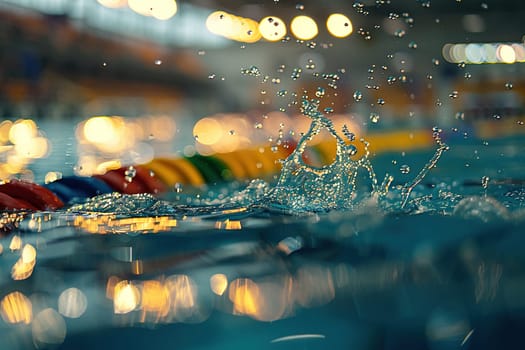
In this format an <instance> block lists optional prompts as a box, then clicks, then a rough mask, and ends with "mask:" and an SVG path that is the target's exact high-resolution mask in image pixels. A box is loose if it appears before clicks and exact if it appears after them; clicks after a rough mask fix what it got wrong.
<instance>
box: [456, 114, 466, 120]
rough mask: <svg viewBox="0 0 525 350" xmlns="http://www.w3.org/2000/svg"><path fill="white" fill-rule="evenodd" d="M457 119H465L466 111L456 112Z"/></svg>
mask: <svg viewBox="0 0 525 350" xmlns="http://www.w3.org/2000/svg"><path fill="white" fill-rule="evenodd" d="M456 119H457V120H465V113H463V112H457V113H456Z"/></svg>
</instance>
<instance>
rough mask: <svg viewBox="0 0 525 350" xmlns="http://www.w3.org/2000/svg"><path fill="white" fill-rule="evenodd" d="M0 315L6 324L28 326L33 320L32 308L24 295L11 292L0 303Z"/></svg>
mask: <svg viewBox="0 0 525 350" xmlns="http://www.w3.org/2000/svg"><path fill="white" fill-rule="evenodd" d="M0 314H1V315H2V318H3V320H4V321H5V322H7V323H12V324H13V323H24V324H29V323H31V321H32V319H33V306H32V304H31V301H30V300H29V299H28V298H27V297H26V296H25V295H24V294H22V293H20V292H12V293H9V294H8V295H6V296H5V297H4V298H3V299H2V301H1V302H0Z"/></svg>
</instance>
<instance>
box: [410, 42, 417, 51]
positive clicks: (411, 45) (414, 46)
mask: <svg viewBox="0 0 525 350" xmlns="http://www.w3.org/2000/svg"><path fill="white" fill-rule="evenodd" d="M408 48H409V49H413V50H415V49H417V43H416V42H415V41H411V42H409V43H408Z"/></svg>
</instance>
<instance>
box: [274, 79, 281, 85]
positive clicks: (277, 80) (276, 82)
mask: <svg viewBox="0 0 525 350" xmlns="http://www.w3.org/2000/svg"><path fill="white" fill-rule="evenodd" d="M280 83H281V79H279V78H272V84H280Z"/></svg>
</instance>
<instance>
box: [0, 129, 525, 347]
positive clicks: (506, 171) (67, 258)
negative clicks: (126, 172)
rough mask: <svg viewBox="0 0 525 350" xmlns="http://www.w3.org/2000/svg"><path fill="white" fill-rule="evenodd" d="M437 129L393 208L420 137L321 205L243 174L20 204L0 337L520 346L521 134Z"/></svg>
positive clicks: (175, 343) (7, 249)
mask: <svg viewBox="0 0 525 350" xmlns="http://www.w3.org/2000/svg"><path fill="white" fill-rule="evenodd" d="M450 141H451V142H449V147H450V149H449V150H448V151H447V152H445V153H444V154H443V155H442V157H441V159H440V160H439V162H438V164H437V167H436V168H433V169H431V170H430V172H429V173H428V174H427V176H425V177H424V178H423V180H422V181H421V182H420V183H419V184H418V185H417V186H415V187H414V189H413V191H412V193H411V194H410V197H409V198H408V201H407V203H406V205H404V206H400V205H399V203H400V201H401V200H402V195H403V194H402V192H403V185H404V184H406V183H407V182H410V181H411V179H413V178H414V177H415V176H416V174H417V173H418V171H419V169H421V168H423V167H424V166H425V164H427V162H428V160H429V159H431V157H432V155H433V154H435V151H436V150H435V149H428V150H426V151H418V152H415V151H414V152H407V153H406V154H405V155H400V154H393V153H386V154H381V155H379V156H375V157H371V158H370V162H371V164H372V165H373V167H374V169H375V173H376V174H377V176H378V177H379V178H382V177H383V176H384V174H385V173H387V172H388V173H391V174H393V175H394V179H393V182H392V183H391V185H390V190H389V192H388V193H386V194H384V195H383V196H382V197H381V200H379V201H378V200H377V197H374V196H372V197H371V196H370V194H371V191H372V186H371V183H370V181H371V180H370V177H369V175H368V173H367V172H366V171H365V172H363V171H362V170H359V171H357V172H356V173H355V174H354V175H355V179H356V181H355V187H353V188H352V189H351V192H352V193H353V194H354V196H355V197H354V199H353V200H352V202H351V203H352V205H349V206H335V207H328V208H326V210H322V208H320V207H313V208H308V207H307V206H305V207H303V208H302V209H303V210H300V209H301V207H297V206H294V205H295V204H293V203H292V204H291V203H290V202H287V203H282V202H279V201H277V202H276V198H277V197H275V195H273V196H272V195H271V194H272V193H273V194H275V192H272V191H275V188H278V189H279V188H280V189H279V191H282V190H283V189H284V187H283V186H285V185H289V186H291V187H290V189H293V188H292V187H293V186H296V185H300V183H295V182H293V183H283V182H282V181H281V182H280V183H278V184H276V183H275V182H272V183H266V182H264V181H262V180H256V181H253V182H251V183H244V182H235V183H230V184H224V185H215V186H211V185H210V186H208V187H207V188H206V189H205V190H203V189H191V188H185V189H184V190H183V191H182V192H181V193H175V192H172V193H168V194H165V195H163V196H162V197H160V198H155V197H152V196H150V195H134V196H126V195H119V194H111V195H104V196H100V197H95V198H93V199H91V200H89V201H87V202H86V203H81V204H78V205H75V206H72V207H69V208H67V209H64V210H61V211H58V212H53V213H36V214H32V215H28V216H26V217H25V219H23V220H22V222H21V223H20V227H19V229H17V230H15V231H14V232H11V233H10V234H9V235H7V236H5V237H4V238H2V241H1V243H2V246H3V254H2V256H0V268H1V269H0V271H1V277H0V278H1V279H2V280H1V284H0V285H1V288H2V292H1V295H2V298H3V299H2V301H1V305H0V309H1V316H2V318H3V322H2V323H1V324H0V332H1V333H2V336H3V339H4V340H3V348H6V349H25V348H33V347H34V346H36V347H38V348H74V349H92V348H94V347H103V348H150V347H151V348H158V349H173V348H184V349H241V348H246V347H249V348H253V349H282V348H301V349H326V348H335V349H348V348H355V349H399V348H423V349H425V348H428V349H450V348H460V347H464V348H471V349H492V348H499V347H502V346H504V345H505V346H506V347H507V348H508V347H510V348H518V347H519V346H520V344H521V340H520V338H521V337H520V331H521V330H523V324H524V323H523V321H524V315H525V313H524V307H525V303H524V302H523V293H524V291H525V290H524V288H525V287H524V286H525V279H524V278H525V274H524V272H523V266H524V265H523V264H524V263H525V261H524V257H525V255H524V254H523V244H524V242H523V223H524V220H525V186H524V179H523V174H524V173H525V172H524V170H525V169H524V166H525V165H524V164H525V159H524V154H525V144H524V143H523V140H521V139H520V138H506V139H500V140H490V145H489V146H487V145H486V142H485V143H483V141H482V140H473V139H469V140H467V141H466V142H465V141H461V142H460V141H457V140H450ZM395 159H397V160H398V161H397V162H396V164H395V165H394V164H393V160H395ZM399 164H406V165H408V166H409V167H410V168H411V169H412V170H411V171H410V172H408V173H407V174H403V173H401V172H399V170H397V169H399ZM285 167H286V165H285ZM396 170H397V172H396ZM405 172H406V171H405ZM332 175H333V174H332ZM279 186H281V187H279ZM320 188H321V189H322V190H323V191H326V190H328V189H329V188H330V187H327V188H324V187H320ZM308 190H309V191H315V186H314V185H312V186H310V187H309V189H308ZM327 195H329V194H327ZM279 197H282V196H279ZM307 200H309V199H307ZM300 203H304V202H300ZM14 237H17V239H18V238H20V240H21V243H20V242H18V244H19V248H17V247H16V243H17V242H15V243H13V241H14ZM27 245H31V247H33V248H34V249H33V250H31V249H27V250H26V246H27ZM32 251H34V254H33V255H34V256H35V257H32V255H31V252H32ZM27 256H29V258H28V257H27ZM24 259H25V260H24ZM18 261H21V266H22V268H21V269H22V270H23V266H26V265H29V267H27V268H28V269H29V272H27V271H26V272H25V275H24V271H22V272H21V273H22V275H19V274H18V275H17V273H18V272H17V270H16V268H15V265H16V264H17V262H18ZM24 263H25V264H26V265H23V264H24ZM27 274H29V276H28V275H27ZM13 279H15V281H13ZM28 315H29V316H28Z"/></svg>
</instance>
